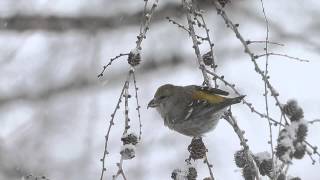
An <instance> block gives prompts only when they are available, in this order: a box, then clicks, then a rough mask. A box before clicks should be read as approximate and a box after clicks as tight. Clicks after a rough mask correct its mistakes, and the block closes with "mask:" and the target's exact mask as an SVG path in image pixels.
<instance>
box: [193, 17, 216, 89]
mask: <svg viewBox="0 0 320 180" xmlns="http://www.w3.org/2000/svg"><path fill="white" fill-rule="evenodd" d="M196 15H198V16H200V18H201V21H202V27H203V28H204V29H205V31H206V35H207V37H206V39H205V40H206V41H207V42H208V44H209V47H210V55H211V57H212V65H211V67H212V69H213V72H216V68H217V65H216V63H215V58H214V54H213V46H214V44H213V43H212V42H211V38H210V34H209V28H208V27H207V24H206V22H205V20H204V17H203V15H202V14H201V12H200V13H197V14H196ZM214 87H215V88H218V84H217V81H216V80H214Z"/></svg>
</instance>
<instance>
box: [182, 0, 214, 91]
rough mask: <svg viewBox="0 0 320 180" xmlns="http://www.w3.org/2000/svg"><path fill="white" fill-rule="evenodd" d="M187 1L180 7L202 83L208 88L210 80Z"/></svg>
mask: <svg viewBox="0 0 320 180" xmlns="http://www.w3.org/2000/svg"><path fill="white" fill-rule="evenodd" d="M187 1H188V0H182V5H183V8H184V10H185V11H186V14H187V20H188V26H189V31H190V35H191V38H192V42H193V49H194V51H195V53H196V56H197V60H198V64H199V67H200V69H201V72H202V75H203V78H204V82H205V83H206V84H207V85H208V86H209V87H212V85H211V81H210V79H209V76H208V74H207V73H206V71H205V65H204V62H203V59H202V56H201V54H200V49H199V46H198V41H197V37H196V33H195V30H194V27H193V21H192V19H191V12H190V11H191V9H190V4H189V2H187Z"/></svg>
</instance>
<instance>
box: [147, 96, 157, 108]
mask: <svg viewBox="0 0 320 180" xmlns="http://www.w3.org/2000/svg"><path fill="white" fill-rule="evenodd" d="M157 106H159V103H158V102H157V100H155V99H154V98H153V99H152V100H151V101H150V102H149V103H148V107H147V109H148V108H149V107H151V108H154V107H157Z"/></svg>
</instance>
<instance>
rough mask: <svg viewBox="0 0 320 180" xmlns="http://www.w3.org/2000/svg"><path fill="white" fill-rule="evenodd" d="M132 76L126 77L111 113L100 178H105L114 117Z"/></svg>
mask: <svg viewBox="0 0 320 180" xmlns="http://www.w3.org/2000/svg"><path fill="white" fill-rule="evenodd" d="M130 76H131V73H130V72H129V73H128V76H127V79H126V81H125V83H124V85H123V87H122V90H121V93H120V96H119V99H118V102H117V105H116V107H115V109H114V110H113V113H112V114H111V120H110V122H109V127H108V131H107V134H106V136H105V143H104V151H103V156H102V158H101V159H100V161H101V162H102V170H101V175H100V180H102V179H103V176H104V173H105V171H106V165H105V160H106V156H107V154H109V152H108V140H109V135H110V132H111V127H112V126H113V125H114V117H115V115H116V113H117V111H118V109H120V103H121V102H122V96H123V94H124V91H125V89H126V88H127V83H129V80H130Z"/></svg>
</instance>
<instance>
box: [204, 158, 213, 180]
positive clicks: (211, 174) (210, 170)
mask: <svg viewBox="0 0 320 180" xmlns="http://www.w3.org/2000/svg"><path fill="white" fill-rule="evenodd" d="M204 163H206V164H207V167H208V170H209V173H210V177H211V180H214V176H213V171H212V167H213V166H212V164H210V162H209V161H208V157H207V154H206V156H205V157H204Z"/></svg>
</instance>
